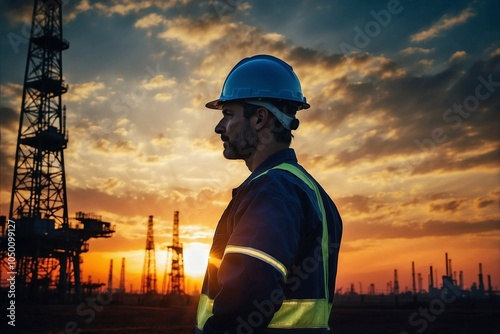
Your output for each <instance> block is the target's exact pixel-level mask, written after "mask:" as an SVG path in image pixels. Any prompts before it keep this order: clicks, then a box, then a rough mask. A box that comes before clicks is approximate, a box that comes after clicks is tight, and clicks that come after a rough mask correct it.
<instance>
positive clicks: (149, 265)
mask: <svg viewBox="0 0 500 334" xmlns="http://www.w3.org/2000/svg"><path fill="white" fill-rule="evenodd" d="M141 293H142V294H148V293H156V255H155V238H154V230H153V216H149V219H148V233H147V236H146V254H145V256H144V266H143V268H142V280H141Z"/></svg>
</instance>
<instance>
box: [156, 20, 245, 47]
mask: <svg viewBox="0 0 500 334" xmlns="http://www.w3.org/2000/svg"><path fill="white" fill-rule="evenodd" d="M165 25H166V30H165V31H163V32H161V33H159V34H158V38H160V39H165V40H175V41H177V42H180V43H181V44H182V45H184V46H185V47H187V48H188V49H190V50H196V49H200V48H203V47H206V46H207V45H209V44H211V43H213V42H214V41H215V40H218V39H222V38H226V37H227V35H228V34H230V33H231V31H232V30H234V29H236V27H237V24H235V23H225V24H221V23H220V22H216V21H212V20H208V19H205V20H194V19H190V18H188V17H182V16H179V17H176V18H174V19H171V20H167V21H166V22H165Z"/></svg>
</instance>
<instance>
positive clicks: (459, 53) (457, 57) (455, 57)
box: [448, 51, 467, 63]
mask: <svg viewBox="0 0 500 334" xmlns="http://www.w3.org/2000/svg"><path fill="white" fill-rule="evenodd" d="M466 57H467V52H465V51H457V52H455V53H454V54H453V55H452V56H451V57H450V59H449V60H448V62H450V63H452V62H454V61H458V60H461V59H464V58H466Z"/></svg>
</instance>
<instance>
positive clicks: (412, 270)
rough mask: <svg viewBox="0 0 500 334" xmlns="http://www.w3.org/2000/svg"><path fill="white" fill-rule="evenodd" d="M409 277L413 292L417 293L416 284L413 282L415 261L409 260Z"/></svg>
mask: <svg viewBox="0 0 500 334" xmlns="http://www.w3.org/2000/svg"><path fill="white" fill-rule="evenodd" d="M411 279H412V289H413V294H416V293H417V286H416V284H415V262H414V261H412V262H411Z"/></svg>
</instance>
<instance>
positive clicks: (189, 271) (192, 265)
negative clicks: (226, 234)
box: [184, 242, 210, 278]
mask: <svg viewBox="0 0 500 334" xmlns="http://www.w3.org/2000/svg"><path fill="white" fill-rule="evenodd" d="M209 250H210V246H209V245H207V244H203V243H199V242H193V243H189V244H184V272H185V274H186V275H187V276H191V277H193V278H196V277H199V276H203V275H204V274H205V269H206V268H207V263H208V253H209Z"/></svg>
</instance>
